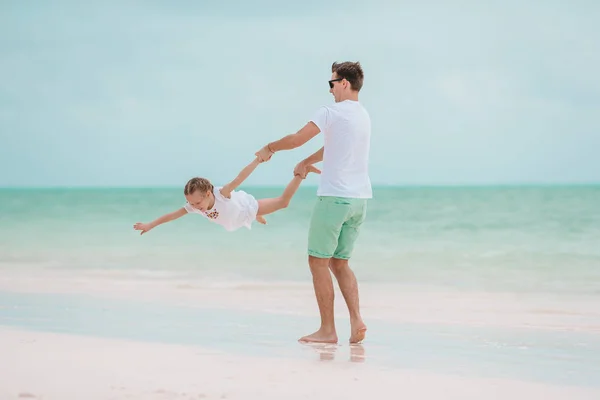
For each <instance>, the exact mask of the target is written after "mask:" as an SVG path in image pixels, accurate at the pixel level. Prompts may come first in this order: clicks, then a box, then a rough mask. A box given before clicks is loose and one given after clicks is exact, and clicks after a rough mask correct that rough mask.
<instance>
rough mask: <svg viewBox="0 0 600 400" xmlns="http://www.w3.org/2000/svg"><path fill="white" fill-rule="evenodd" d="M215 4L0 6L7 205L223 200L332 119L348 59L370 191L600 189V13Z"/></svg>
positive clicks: (270, 174) (595, 9)
mask: <svg viewBox="0 0 600 400" xmlns="http://www.w3.org/2000/svg"><path fill="white" fill-rule="evenodd" d="M204 3H206V2H204V1H198V2H193V1H179V2H157V1H123V2H119V1H106V2H96V4H94V5H90V4H88V2H84V1H70V2H64V1H56V2H41V1H38V2H29V1H12V2H9V1H3V2H1V3H0V76H1V79H0V186H165V185H168V186H182V185H183V184H184V183H185V182H186V181H187V180H188V179H189V178H190V177H192V176H205V177H207V178H209V179H211V180H212V181H213V182H215V183H216V184H222V183H225V181H228V180H230V179H232V178H233V177H235V175H236V174H237V173H238V172H239V170H240V169H241V168H243V167H244V166H245V165H246V164H247V163H249V162H250V161H251V160H252V159H253V157H254V152H255V151H256V150H258V149H259V148H260V147H262V146H263V145H264V144H266V143H267V142H268V141H271V140H276V139H279V138H280V137H282V136H284V135H286V134H289V133H293V132H295V131H297V130H298V129H299V128H301V127H302V126H303V125H304V124H305V123H306V122H307V121H308V120H309V118H310V117H311V116H312V115H313V113H314V112H315V111H316V110H317V108H318V107H319V106H320V105H322V104H329V103H331V102H333V98H332V96H331V94H329V92H328V86H327V80H328V79H329V78H330V74H331V72H330V66H331V63H332V62H333V61H345V60H352V61H357V60H358V61H360V62H361V64H362V65H363V68H364V70H365V84H364V88H363V90H362V91H361V94H360V100H361V102H362V103H363V104H364V106H365V107H366V108H367V110H368V111H369V112H370V114H371V119H372V123H373V131H372V152H371V164H370V174H371V179H372V181H373V183H374V184H376V185H379V184H394V185H395V184H398V185H403V184H410V185H431V184H434V185H435V184H503V183H580V182H600V51H598V49H600V24H599V23H598V21H600V5H599V4H598V2H595V1H572V2H565V1H560V2H559V1H542V0H534V1H528V2H521V1H519V2H517V1H502V2H500V1H498V2H495V4H488V3H489V2H475V1H472V2H467V1H459V2H456V1H453V2H445V1H444V2H443V1H437V2H434V1H419V2H417V1H413V2H407V1H397V2H391V1H390V2H389V3H388V2H387V1H380V0H375V1H373V2H371V1H362V2H357V1H339V0H334V1H327V2H325V1H323V2H322V1H317V0H308V1H304V2H290V3H289V4H287V3H288V2H279V1H275V0H258V1H253V2H248V1H236V2H216V1H215V2H210V3H212V4H210V5H206V4H204ZM250 3H251V4H250ZM282 3H284V5H283V4H282ZM484 3H485V4H484ZM388 4H390V5H388ZM391 4H394V5H391ZM322 143H323V138H322V136H321V135H319V136H317V137H316V138H315V139H313V140H312V141H311V142H309V143H307V144H306V145H305V146H304V147H302V148H299V149H296V150H293V151H289V152H282V153H279V154H276V155H275V156H274V158H273V160H272V161H270V162H269V163H265V164H262V165H260V166H259V168H258V169H257V170H256V172H255V173H254V175H252V176H251V177H250V178H249V179H248V184H255V185H282V184H285V183H287V182H288V180H289V179H290V178H291V176H292V169H293V167H294V165H295V164H296V163H297V162H298V161H299V160H300V159H302V158H304V157H305V156H307V155H309V154H310V153H311V152H313V151H315V150H317V149H318V148H320V147H321V145H322ZM317 179H318V178H317V177H312V178H311V179H310V181H311V183H313V184H314V183H316V182H317Z"/></svg>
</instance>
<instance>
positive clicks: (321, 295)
mask: <svg viewBox="0 0 600 400" xmlns="http://www.w3.org/2000/svg"><path fill="white" fill-rule="evenodd" d="M328 264H329V258H319V257H314V256H311V255H309V256H308V265H309V266H310V272H311V274H312V277H313V287H314V290H315V297H316V298H317V305H318V306H319V313H320V314H321V326H320V327H319V330H317V331H316V332H315V333H312V334H310V335H306V336H303V337H301V338H300V341H301V342H320V343H337V341H338V338H337V333H336V330H335V320H334V318H333V311H334V309H333V301H334V292H333V281H332V279H331V274H330V273H329V268H328V267H327V265H328Z"/></svg>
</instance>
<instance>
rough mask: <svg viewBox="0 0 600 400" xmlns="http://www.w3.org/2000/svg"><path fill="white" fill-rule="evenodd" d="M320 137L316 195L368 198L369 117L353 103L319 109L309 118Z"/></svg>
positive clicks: (369, 183) (370, 194)
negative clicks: (320, 155) (320, 164)
mask: <svg viewBox="0 0 600 400" xmlns="http://www.w3.org/2000/svg"><path fill="white" fill-rule="evenodd" d="M311 121H312V122H314V123H315V124H316V125H317V127H319V130H320V131H321V132H322V133H323V136H324V142H325V143H324V147H325V148H324V153H323V168H322V169H321V182H320V184H319V189H318V191H317V195H319V196H337V197H351V198H362V199H370V198H371V197H373V192H372V188H371V180H370V178H369V150H370V144H371V143H370V142H371V118H370V117H369V113H368V112H367V110H366V109H365V108H364V107H363V106H362V105H361V104H360V103H359V102H358V101H354V100H345V101H341V102H338V103H334V104H332V105H328V106H322V107H320V108H319V110H318V111H317V112H316V113H315V115H314V117H313V118H312V119H311Z"/></svg>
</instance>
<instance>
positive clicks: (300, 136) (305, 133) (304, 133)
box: [256, 121, 321, 161]
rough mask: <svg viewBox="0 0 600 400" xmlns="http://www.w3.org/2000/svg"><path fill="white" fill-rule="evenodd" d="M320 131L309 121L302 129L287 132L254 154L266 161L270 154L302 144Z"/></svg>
mask: <svg viewBox="0 0 600 400" xmlns="http://www.w3.org/2000/svg"><path fill="white" fill-rule="evenodd" d="M319 132H321V130H320V129H319V128H318V127H317V125H316V124H315V123H314V122H312V121H310V122H308V123H307V124H306V125H304V127H302V129H300V130H299V131H298V132H296V133H292V134H289V135H287V136H284V137H282V138H281V139H279V140H276V141H274V142H271V143H269V144H267V145H266V146H265V147H263V148H262V149H260V150H259V151H257V152H256V156H257V157H259V158H260V159H261V160H264V161H267V160H268V159H270V158H271V156H272V155H273V154H274V153H276V152H278V151H282V150H292V149H295V148H296V147H300V146H302V145H303V144H304V143H306V142H308V141H309V140H310V139H312V138H314V137H315V136H317V135H318V134H319Z"/></svg>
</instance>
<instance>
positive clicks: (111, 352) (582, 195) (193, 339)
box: [0, 188, 600, 400]
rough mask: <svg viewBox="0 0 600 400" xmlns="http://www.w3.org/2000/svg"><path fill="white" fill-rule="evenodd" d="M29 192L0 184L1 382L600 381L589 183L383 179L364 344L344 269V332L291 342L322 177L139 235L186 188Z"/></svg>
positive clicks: (440, 394) (2, 387)
mask: <svg viewBox="0 0 600 400" xmlns="http://www.w3.org/2000/svg"><path fill="white" fill-rule="evenodd" d="M261 190H262V192H261V191H260V190H259V189H256V190H255V192H259V193H262V195H263V196H267V195H269V194H270V193H271V192H273V191H274V190H275V189H261ZM28 193H30V191H28V190H4V191H0V200H2V201H1V202H0V207H1V209H2V210H1V211H3V212H2V213H0V216H1V217H2V221H1V222H2V223H1V224H0V239H1V240H0V354H2V357H1V362H0V377H1V379H0V399H2V400H4V399H7V400H8V399H23V398H36V399H60V400H70V399H81V398H86V399H155V398H156V399H201V398H207V399H210V398H218V399H221V398H227V399H271V398H272V399H275V398H277V399H281V398H286V399H303V398H324V399H332V398H333V399H336V398H339V399H342V398H343V399H349V398H350V399H352V398H398V397H399V396H408V397H410V398H419V399H437V398H450V399H453V398H456V399H481V398H486V399H505V398H513V399H533V398H542V397H544V398H548V399H566V398H572V399H597V398H600V364H599V363H598V359H600V312H599V311H598V307H597V305H598V304H600V297H599V296H600V286H599V284H598V282H599V280H598V277H599V275H598V274H599V273H600V271H599V270H598V268H597V265H598V263H597V262H598V260H600V254H599V253H598V251H599V250H598V247H597V246H596V244H597V242H598V240H599V238H600V225H599V224H598V216H597V214H595V213H594V212H593V210H594V209H595V208H594V207H595V204H597V201H598V199H600V197H599V196H600V192H599V191H598V189H596V188H579V189H565V188H549V189H548V188H525V189H453V190H450V189H435V190H434V189H427V190H424V189H378V191H377V192H376V194H377V199H376V200H374V201H373V203H372V206H371V211H370V215H369V218H370V219H369V220H368V222H367V224H366V225H365V228H364V230H363V231H362V233H361V235H362V236H361V242H360V246H358V247H357V250H356V257H353V260H352V262H351V266H352V267H353V269H354V270H355V273H356V275H357V277H358V280H359V287H360V303H361V311H362V313H363V317H364V319H365V322H366V324H367V326H368V332H367V336H366V339H365V340H364V342H363V343H362V344H361V345H357V346H350V345H349V344H348V338H349V319H348V315H347V310H346V308H345V304H344V299H343V297H342V296H341V293H340V292H339V289H337V287H336V291H335V295H336V297H335V313H336V321H337V330H338V337H339V343H338V344H337V345H305V344H300V343H298V341H297V340H298V338H300V337H301V336H303V335H306V334H309V333H311V332H313V331H315V330H316V329H317V328H318V321H319V319H318V310H317V305H316V301H315V298H314V293H313V288H312V284H311V280H310V272H309V271H308V267H307V264H306V253H305V248H304V247H305V239H306V228H307V222H308V219H309V215H310V211H311V206H312V204H313V203H312V201H313V200H314V197H313V196H314V193H312V192H311V191H310V190H306V191H304V192H302V191H301V192H299V194H298V198H297V199H296V200H295V201H294V202H292V204H291V205H290V207H289V209H286V210H284V211H283V212H281V213H279V214H277V215H275V214H274V215H273V216H272V217H271V218H269V225H267V226H255V227H253V229H252V230H251V231H239V232H236V233H233V234H230V233H225V232H222V231H221V230H219V229H218V227H216V226H214V225H210V224H208V222H207V221H205V220H202V219H194V218H187V219H182V220H181V221H178V223H174V224H171V225H168V226H163V227H159V228H157V229H156V230H153V231H152V232H149V233H148V234H145V235H143V236H140V235H139V234H138V233H137V232H134V231H133V230H132V229H131V226H132V224H133V223H135V222H137V221H144V220H148V219H149V218H151V217H152V216H155V215H159V214H160V213H162V212H163V211H165V210H168V209H169V208H170V207H172V206H173V204H176V206H179V205H180V204H179V203H178V201H179V202H180V200H181V198H180V197H181V194H180V193H179V191H177V190H170V189H169V190H166V189H165V190H163V189H160V190H158V189H157V190H155V191H148V190H137V189H131V190H125V189H121V190H101V189H95V190H46V191H41V192H40V193H38V194H37V196H36V197H35V198H31V196H29V195H28ZM141 194H143V196H141V197H140V195H141ZM142 197H143V198H144V199H145V200H144V201H143V202H140V201H139V199H140V198H142ZM516 199H518V200H516ZM40 201H41V202H43V203H44V204H46V207H45V208H44V209H43V212H42V211H41V210H40V209H39V208H36V207H35V204H34V203H35V202H40ZM390 393H392V394H390Z"/></svg>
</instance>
